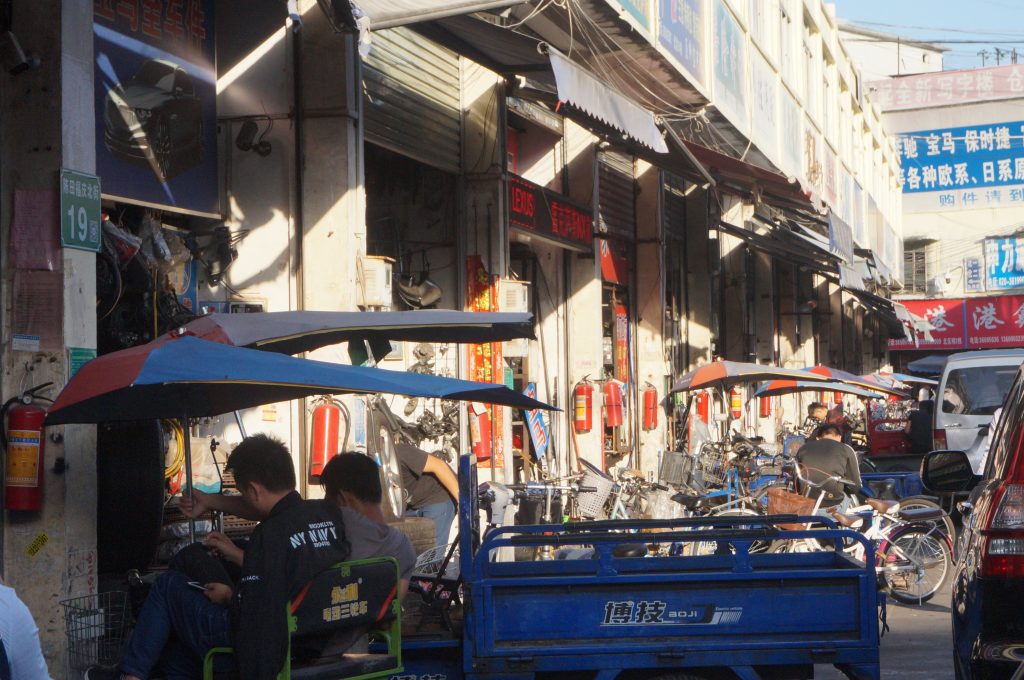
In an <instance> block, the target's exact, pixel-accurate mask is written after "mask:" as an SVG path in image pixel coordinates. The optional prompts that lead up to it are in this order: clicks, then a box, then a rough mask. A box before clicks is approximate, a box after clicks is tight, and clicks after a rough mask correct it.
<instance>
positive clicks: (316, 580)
mask: <svg viewBox="0 0 1024 680" xmlns="http://www.w3.org/2000/svg"><path fill="white" fill-rule="evenodd" d="M399 579H400V576H399V572H398V562H397V561H396V560H395V558H393V557H375V558H372V559H368V560H359V561H356V562H341V563H339V564H335V565H334V566H332V567H330V568H328V569H325V570H324V571H322V572H320V573H319V574H317V575H316V576H314V577H313V579H312V580H311V581H310V582H309V583H307V584H306V586H305V587H304V588H303V589H302V591H301V592H300V593H299V594H298V595H297V596H296V597H295V599H293V600H292V601H291V602H289V603H288V607H287V611H286V615H287V617H288V631H289V635H288V653H287V656H286V657H285V663H284V667H283V668H282V669H281V671H280V672H279V673H278V674H277V680H372V679H373V678H383V677H387V676H389V675H392V674H394V673H401V672H402V670H403V667H402V618H401V617H402V605H401V602H400V601H399V598H398V584H399ZM359 629H363V630H366V631H367V632H369V633H370V634H371V635H373V636H376V637H380V638H382V639H383V640H384V641H385V642H386V643H387V652H386V653H384V654H344V655H341V656H333V657H326V658H323V659H318V660H316V661H315V662H312V663H309V664H302V665H295V664H293V659H292V642H293V641H294V640H295V639H297V638H301V637H303V636H306V635H313V634H316V635H321V634H329V633H342V632H346V631H357V630H359ZM219 654H234V649H233V648H231V647H215V648H213V649H211V650H210V651H209V652H207V654H206V658H205V660H204V662H203V680H214V678H215V677H216V676H215V675H214V671H213V662H214V659H215V658H216V657H217V655H219Z"/></svg>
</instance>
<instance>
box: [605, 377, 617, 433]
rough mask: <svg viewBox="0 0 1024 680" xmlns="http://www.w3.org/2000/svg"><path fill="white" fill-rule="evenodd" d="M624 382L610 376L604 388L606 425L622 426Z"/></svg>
mask: <svg viewBox="0 0 1024 680" xmlns="http://www.w3.org/2000/svg"><path fill="white" fill-rule="evenodd" d="M620 385H622V383H620V382H619V381H618V380H615V379H614V378H610V379H609V380H608V381H607V382H606V383H605V384H604V388H603V389H602V396H603V397H604V426H605V427H620V426H621V425H622V388H621V387H620Z"/></svg>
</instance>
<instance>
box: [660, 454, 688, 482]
mask: <svg viewBox="0 0 1024 680" xmlns="http://www.w3.org/2000/svg"><path fill="white" fill-rule="evenodd" d="M692 478H693V458H692V457H690V456H689V455H687V454H685V453H682V452H680V451H666V452H665V454H664V456H662V459H661V469H660V470H659V471H658V479H660V480H661V483H662V484H669V485H671V486H686V485H687V484H689V483H690V481H691V480H692Z"/></svg>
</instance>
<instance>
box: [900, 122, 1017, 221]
mask: <svg viewBox="0 0 1024 680" xmlns="http://www.w3.org/2000/svg"><path fill="white" fill-rule="evenodd" d="M896 148H897V150H898V151H899V154H900V179H901V182H902V185H903V195H904V199H905V200H910V201H911V202H910V203H908V208H911V209H914V208H917V209H924V208H927V209H942V210H968V209H972V208H993V207H1005V206H1008V205H1009V206H1012V205H1020V206H1024V121H1012V122H1006V123H991V124H986V125H970V126H965V127H956V128H944V129H935V130H919V131H916V132H904V133H901V134H900V135H899V139H898V140H897V144H896Z"/></svg>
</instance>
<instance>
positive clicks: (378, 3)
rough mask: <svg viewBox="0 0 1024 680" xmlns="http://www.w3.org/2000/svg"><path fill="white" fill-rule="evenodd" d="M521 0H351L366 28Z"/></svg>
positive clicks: (434, 17) (508, 4)
mask: <svg viewBox="0 0 1024 680" xmlns="http://www.w3.org/2000/svg"><path fill="white" fill-rule="evenodd" d="M523 2H524V0H448V1H447V2H445V1H444V0H354V2H353V3H352V4H353V5H354V6H355V12H354V14H355V15H356V20H357V21H359V20H360V19H362V18H365V19H366V20H368V21H369V26H368V28H369V30H371V31H373V30H377V29H380V28H392V27H394V26H404V25H406V24H413V23H416V22H418V21H433V20H434V19H443V18H444V17H450V16H455V15H457V14H471V13H473V12H486V11H488V10H495V9H502V8H505V7H511V6H512V5H519V4H522V3H523Z"/></svg>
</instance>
